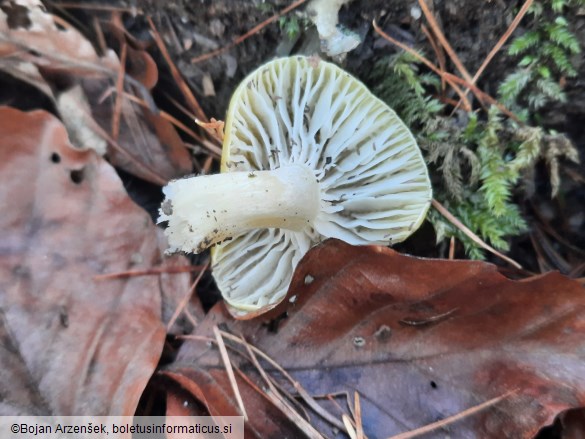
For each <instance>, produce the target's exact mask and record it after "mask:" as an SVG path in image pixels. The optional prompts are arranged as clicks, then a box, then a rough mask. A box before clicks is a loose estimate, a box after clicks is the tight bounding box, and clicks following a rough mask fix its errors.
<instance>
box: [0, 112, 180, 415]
mask: <svg viewBox="0 0 585 439" xmlns="http://www.w3.org/2000/svg"><path fill="white" fill-rule="evenodd" d="M0 120H2V124H0V188H1V189H0V205H2V206H4V210H3V214H2V216H1V217H0V231H1V232H0V234H1V238H0V395H2V397H1V401H0V414H3V415H6V414H16V413H18V414H58V415H82V414H91V415H133V414H134V412H135V410H136V406H137V404H138V400H139V398H140V396H141V394H142V392H143V389H144V387H145V385H146V383H147V381H148V380H149V378H150V376H151V375H152V373H153V371H154V369H155V367H156V365H157V363H158V360H159V357H160V354H161V351H162V347H163V343H164V337H165V329H164V324H163V322H162V321H161V310H162V308H163V304H162V303H161V295H162V291H161V290H164V289H165V288H167V287H166V285H167V284H168V280H165V279H164V278H160V277H159V276H140V277H129V278H122V279H115V280H94V276H96V275H98V274H104V273H113V272H114V273H115V272H120V271H126V270H130V269H135V270H138V269H145V268H150V267H153V266H160V265H161V264H163V265H164V263H165V262H164V259H163V257H162V250H161V247H160V246H159V242H158V238H157V231H156V227H155V226H154V225H153V223H152V221H151V219H150V217H149V215H148V214H147V213H146V212H145V211H143V210H142V209H141V208H140V207H138V206H137V205H135V204H134V203H133V202H132V201H131V200H130V199H129V197H128V195H127V194H126V192H125V190H124V188H123V184H122V182H121V181H120V178H119V177H118V176H117V174H116V172H115V170H114V169H113V168H112V167H111V166H110V165H109V164H108V163H107V162H106V161H104V160H103V159H102V158H100V157H99V156H98V155H97V154H95V152H93V151H91V150H83V149H80V148H76V147H73V146H72V145H71V144H70V143H69V141H68V139H67V134H66V131H65V128H64V126H63V125H62V124H61V122H60V121H59V120H58V119H56V118H55V117H54V116H52V115H50V114H49V113H46V112H44V111H34V112H30V113H24V112H21V111H18V110H15V109H12V108H7V107H0ZM185 262H186V261H185ZM175 276H177V277H175V278H173V279H174V282H175V284H174V285H182V286H188V283H189V280H188V279H189V275H188V274H181V275H175ZM179 279H182V280H179Z"/></svg>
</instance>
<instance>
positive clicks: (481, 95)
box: [372, 20, 525, 126]
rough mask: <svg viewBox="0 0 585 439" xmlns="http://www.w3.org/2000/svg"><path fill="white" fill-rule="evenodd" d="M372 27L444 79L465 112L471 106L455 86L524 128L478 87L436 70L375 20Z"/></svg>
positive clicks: (513, 116)
mask: <svg viewBox="0 0 585 439" xmlns="http://www.w3.org/2000/svg"><path fill="white" fill-rule="evenodd" d="M372 25H373V26H374V29H375V31H376V32H377V33H378V34H379V35H380V36H382V38H384V39H385V40H388V41H390V42H391V43H392V44H395V45H396V46H398V47H400V48H401V49H402V50H405V51H407V52H408V53H410V54H412V55H413V56H414V57H415V58H417V59H418V60H419V61H420V62H422V63H423V64H424V65H425V66H427V67H428V68H429V69H431V70H432V71H433V72H435V73H436V74H437V75H439V77H441V78H443V77H444V78H445V79H446V81H447V83H448V84H449V85H450V86H451V87H452V88H453V90H455V92H456V93H457V94H458V95H459V98H460V99H461V100H462V101H463V108H464V110H465V111H471V105H470V104H469V100H468V99H467V97H466V96H464V93H463V90H461V88H459V87H458V86H457V85H456V84H461V85H463V86H464V87H467V88H469V89H470V90H471V91H472V92H473V93H474V94H475V96H476V97H477V98H478V100H480V101H483V100H485V101H487V102H488V103H489V104H490V105H495V106H496V107H497V108H498V109H499V110H500V111H501V112H502V113H504V114H505V115H506V116H508V117H509V118H510V119H512V120H514V121H515V122H516V123H518V124H519V125H521V126H524V125H525V124H524V123H523V122H522V121H521V120H520V118H519V117H518V116H516V115H515V114H514V113H513V112H511V111H510V110H508V109H507V108H506V107H505V106H504V105H502V104H501V103H500V102H498V101H497V100H496V99H494V98H492V97H491V96H490V95H488V94H487V93H485V92H483V91H481V90H480V89H479V88H478V87H476V86H475V85H473V84H471V83H469V82H468V81H465V80H464V79H461V78H460V77H459V76H456V75H453V74H452V73H449V72H442V71H441V70H440V69H438V68H437V67H436V66H435V65H434V64H433V63H432V62H430V61H429V60H428V59H426V58H425V57H424V56H422V55H420V54H419V53H418V52H417V51H416V50H414V49H413V48H411V47H409V46H407V45H406V44H403V43H401V42H400V41H398V40H395V39H394V38H392V37H391V36H390V35H388V34H386V33H385V32H384V31H383V30H382V29H380V27H379V26H378V25H377V24H376V20H374V21H372Z"/></svg>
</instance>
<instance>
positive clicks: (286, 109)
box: [159, 56, 432, 318]
mask: <svg viewBox="0 0 585 439" xmlns="http://www.w3.org/2000/svg"><path fill="white" fill-rule="evenodd" d="M221 170H222V173H221V174H218V175H211V176H197V177H192V178H186V179H182V180H176V181H173V182H171V183H169V184H168V185H167V186H166V187H165V188H164V194H165V196H166V199H165V201H164V202H163V205H162V207H161V209H160V218H159V222H163V221H168V227H167V229H166V235H167V236H168V239H169V245H170V250H171V251H178V250H182V251H185V252H192V251H194V252H196V253H199V252H201V251H203V250H205V249H206V248H208V247H210V246H214V248H213V249H212V268H213V275H214V278H215V280H216V281H217V284H218V287H219V289H220V291H221V292H222V295H223V297H224V299H225V301H226V302H227V304H228V308H229V309H230V312H231V313H232V314H233V315H234V316H236V317H240V318H247V317H253V316H255V315H258V314H260V313H262V312H265V311H267V310H269V309H271V308H273V307H274V306H276V305H277V304H278V303H279V302H280V301H281V300H282V299H283V298H284V297H285V295H286V293H287V290H288V287H289V284H290V281H291V279H292V275H293V272H294V269H295V268H296V266H297V264H298V263H299V261H300V260H301V258H302V257H303V256H304V255H305V253H306V252H307V251H308V250H309V249H310V248H311V247H312V246H314V245H316V244H317V243H319V242H320V241H322V240H324V239H326V238H337V239H341V240H343V241H345V242H347V243H349V244H353V245H363V244H378V245H389V244H395V243H397V242H400V241H403V240H404V239H406V238H407V237H408V236H409V235H410V234H412V233H413V232H414V231H415V230H416V229H417V228H418V227H419V226H420V224H421V223H422V221H423V220H424V218H425V215H426V212H427V210H428V208H429V205H430V202H431V198H432V195H431V185H430V181H429V176H428V172H427V168H426V166H425V163H424V160H423V157H422V154H421V151H420V149H419V148H418V146H417V144H416V141H415V139H414V137H413V135H412V134H411V133H410V131H409V130H408V128H407V127H406V126H405V125H404V123H403V122H402V121H401V120H400V119H399V118H398V116H397V115H396V113H395V112H394V111H393V110H392V109H390V108H389V107H388V106H387V105H386V104H384V103H383V102H382V101H381V100H380V99H378V98H376V97H375V96H374V95H372V94H371V93H370V92H369V91H368V89H367V88H366V86H365V85H364V84H362V83H361V82H359V81H358V80H356V79H355V78H353V77H352V76H350V75H349V74H348V73H346V72H345V71H343V70H342V69H340V68H339V67H337V66H336V65H334V64H331V63H328V62H324V61H322V60H319V59H317V58H306V57H302V56H294V57H289V58H281V59H276V60H274V61H271V62H269V63H267V64H265V65H263V66H262V67H260V68H259V69H258V70H256V71H254V72H253V73H252V74H250V75H249V76H248V77H247V78H246V79H244V81H243V82H242V83H241V84H240V85H239V87H238V88H237V90H236V91H235V93H234V95H233V97H232V100H231V103H230V107H229V110H228V113H227V118H226V123H225V136H224V143H223V155H222V161H221Z"/></svg>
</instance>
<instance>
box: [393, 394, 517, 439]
mask: <svg viewBox="0 0 585 439" xmlns="http://www.w3.org/2000/svg"><path fill="white" fill-rule="evenodd" d="M514 393H516V390H512V391H510V392H507V393H504V394H503V395H501V396H498V397H497V398H493V399H490V400H489V401H486V402H484V403H482V404H479V405H476V406H475V407H471V408H469V409H467V410H463V411H462V412H460V413H457V414H456V415H453V416H449V417H448V418H445V419H441V420H440V421H437V422H433V423H432V424H428V425H425V426H424V427H421V428H417V429H416V430H411V431H407V432H405V433H401V434H397V435H395V436H391V437H389V438H388V439H412V438H414V437H417V436H421V435H423V434H426V433H430V432H431V431H434V430H437V429H439V428H442V427H444V426H446V425H449V424H452V423H454V422H457V421H460V420H461V419H464V418H466V417H468V416H471V415H474V414H476V413H478V412H480V411H482V410H485V409H486V408H488V407H491V406H493V405H495V404H497V403H499V402H500V401H502V400H504V399H506V398H508V397H509V396H511V395H513V394H514Z"/></svg>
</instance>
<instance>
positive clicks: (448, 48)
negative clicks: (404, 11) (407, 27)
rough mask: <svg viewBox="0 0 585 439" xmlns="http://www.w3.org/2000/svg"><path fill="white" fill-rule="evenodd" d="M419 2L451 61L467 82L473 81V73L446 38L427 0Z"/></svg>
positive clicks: (419, 0)
mask: <svg viewBox="0 0 585 439" xmlns="http://www.w3.org/2000/svg"><path fill="white" fill-rule="evenodd" d="M418 4H419V5H420V7H421V9H422V11H423V14H425V18H426V19H427V21H428V22H429V26H431V29H432V31H433V33H434V34H435V36H436V37H437V39H438V40H439V43H441V45H442V46H443V47H444V49H445V51H446V52H447V55H449V58H451V61H453V64H455V67H457V70H459V73H461V76H463V78H465V80H466V81H467V82H472V80H471V75H470V74H469V72H468V71H467V69H466V68H465V66H464V65H463V63H462V62H461V60H460V59H459V57H458V56H457V54H456V53H455V51H454V50H453V48H452V47H451V45H450V44H449V41H447V38H445V35H444V34H443V32H442V31H441V28H440V27H439V25H438V23H437V20H436V19H435V16H434V15H433V13H432V12H431V10H430V9H429V7H428V6H427V4H426V2H425V0H418Z"/></svg>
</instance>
